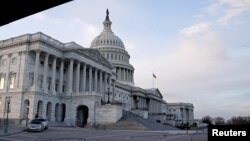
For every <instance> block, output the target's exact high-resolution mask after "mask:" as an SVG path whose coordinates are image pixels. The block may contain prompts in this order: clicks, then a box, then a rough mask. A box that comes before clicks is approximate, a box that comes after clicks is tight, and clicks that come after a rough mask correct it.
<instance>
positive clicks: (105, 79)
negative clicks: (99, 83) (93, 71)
mask: <svg viewBox="0 0 250 141" xmlns="http://www.w3.org/2000/svg"><path fill="white" fill-rule="evenodd" d="M107 81H108V75H107V73H106V72H105V76H104V93H103V94H104V96H103V98H104V101H105V102H106V93H107Z"/></svg>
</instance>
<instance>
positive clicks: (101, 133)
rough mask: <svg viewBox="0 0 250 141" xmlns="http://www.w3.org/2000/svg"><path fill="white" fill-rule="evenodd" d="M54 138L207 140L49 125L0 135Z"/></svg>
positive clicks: (10, 140) (5, 140)
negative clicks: (30, 130)
mask: <svg viewBox="0 0 250 141" xmlns="http://www.w3.org/2000/svg"><path fill="white" fill-rule="evenodd" d="M56 138H61V139H63V138H64V141H73V140H68V139H67V140H66V138H85V139H86V141H207V135H206V134H202V133H199V134H189V135H186V134H176V133H175V134H173V133H166V132H153V131H152V132H150V131H114V130H94V129H84V128H67V127H60V128H59V127H50V128H49V129H48V130H45V131H43V132H22V133H19V134H15V135H11V136H5V137H0V141H42V140H43V141H45V140H48V139H52V140H56ZM58 141H59V140H58ZM60 141H61V140H60ZM74 141H78V140H76V139H75V140H74ZM79 141H84V140H83V139H82V140H79Z"/></svg>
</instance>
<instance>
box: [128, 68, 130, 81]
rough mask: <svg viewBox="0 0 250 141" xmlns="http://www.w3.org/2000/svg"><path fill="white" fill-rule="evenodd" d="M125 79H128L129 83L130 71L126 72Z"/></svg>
mask: <svg viewBox="0 0 250 141" xmlns="http://www.w3.org/2000/svg"><path fill="white" fill-rule="evenodd" d="M127 78H128V81H130V70H129V69H128V70H127Z"/></svg>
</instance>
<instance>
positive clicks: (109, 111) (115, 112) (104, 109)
mask: <svg viewBox="0 0 250 141" xmlns="http://www.w3.org/2000/svg"><path fill="white" fill-rule="evenodd" d="M95 117H96V123H98V124H106V123H115V122H117V121H118V120H119V119H121V118H122V107H121V106H120V105H108V104H107V105H102V106H99V107H96V116H95Z"/></svg>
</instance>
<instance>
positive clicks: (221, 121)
mask: <svg viewBox="0 0 250 141" xmlns="http://www.w3.org/2000/svg"><path fill="white" fill-rule="evenodd" d="M214 124H215V125H223V124H225V119H224V118H223V117H216V118H214Z"/></svg>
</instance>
